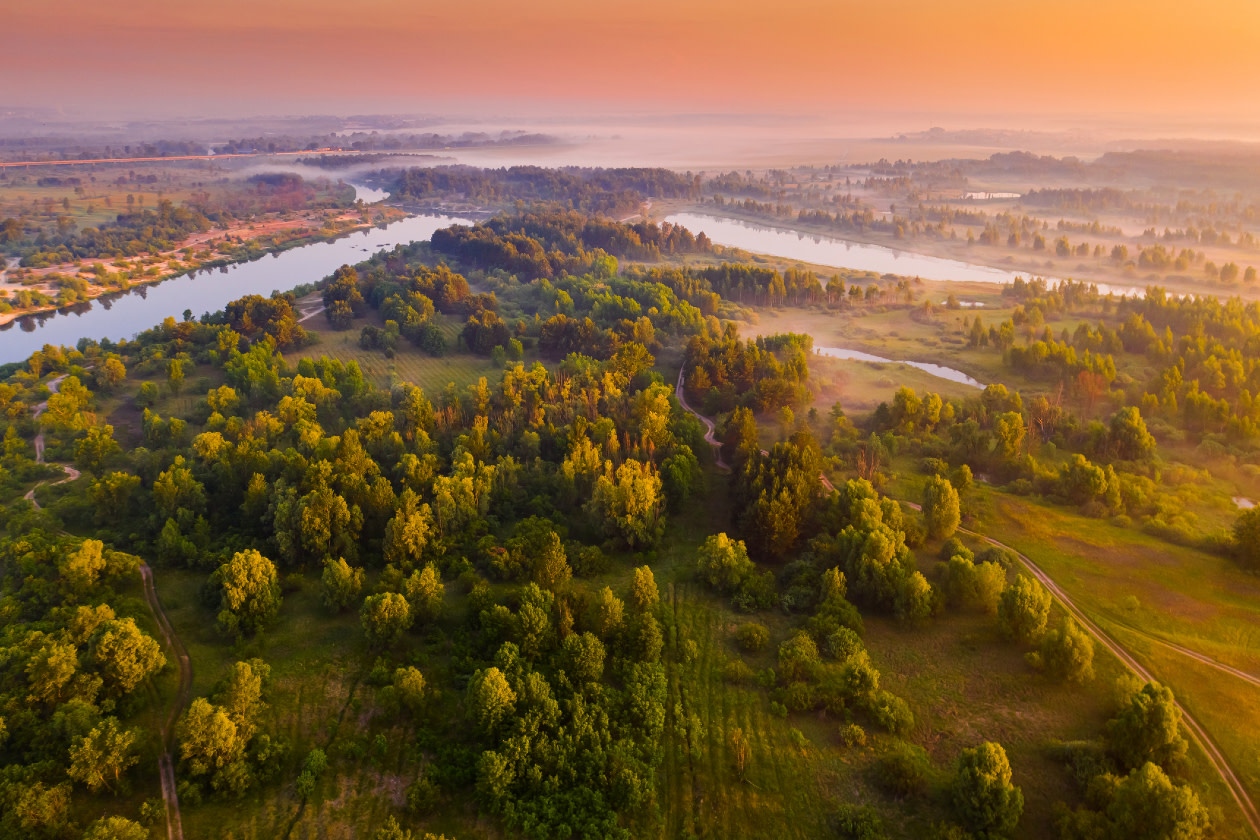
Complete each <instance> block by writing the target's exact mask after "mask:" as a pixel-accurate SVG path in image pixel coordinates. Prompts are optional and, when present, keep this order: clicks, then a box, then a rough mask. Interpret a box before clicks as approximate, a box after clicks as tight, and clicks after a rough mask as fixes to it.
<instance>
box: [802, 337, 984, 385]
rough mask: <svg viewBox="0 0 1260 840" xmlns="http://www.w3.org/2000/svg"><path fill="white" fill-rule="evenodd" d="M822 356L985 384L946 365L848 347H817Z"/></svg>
mask: <svg viewBox="0 0 1260 840" xmlns="http://www.w3.org/2000/svg"><path fill="white" fill-rule="evenodd" d="M814 349H815V350H816V351H817V352H818V353H819V354H820V355H823V356H830V357H831V358H833V359H849V360H852V361H855V362H878V363H880V364H889V365H907V366H909V367H912V368H917V369H919V370H921V371H923V372H924V373H930V374H932V375H933V376H939V377H940V378H941V379H948V380H949V381H950V382H957V383H958V384H960V385H967V386H969V387H971V388H983V387H984V383H982V382H980V381H979V380H977V379H973V378H972V377H970V376H968V375H967V374H965V373H963V372H962V371H961V370H954V369H953V368H950V367H945V366H944V365H936V364H932V363H931V362H910V361H904V360H901V359H885V358H884V357H883V356H876V355H874V354H872V353H863V352H862V351H861V350H849V349H848V348H846V347H815V348H814Z"/></svg>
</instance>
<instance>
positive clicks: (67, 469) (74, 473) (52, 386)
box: [23, 373, 81, 510]
mask: <svg viewBox="0 0 1260 840" xmlns="http://www.w3.org/2000/svg"><path fill="white" fill-rule="evenodd" d="M66 376H68V374H64V373H63V374H62V375H61V376H58V377H57V378H55V379H50V380H48V390H50V391H52V392H53V393H54V394H55V393H57V386H58V385H60V384H61V380H63V379H65V378H66ZM46 408H48V400H44V401H43V402H42V403H39V404H38V405H36V406H34V409H35V410H34V411H33V412H32V413H31V417H32V419H35V420H38V419H39V415H41V414H43V413H44V409H46ZM35 463H37V464H42V463H44V430H43V429H40V430H39V433H38V434H36V435H35ZM57 466H59V467H61V469H62V471H63V472H64V473H65V474H66V477H65V478H63V479H61V481H54V482H53V483H52V484H50V485H49V486H50V487H56V486H57V485H58V484H65V483H66V482H67V481H74V480H75V479H76V478H78V477H79V476H80V475H81V473H80V472H79V471H78V470H76V469H75V468H74V467H72V466H70V465H69V464H57ZM43 486H44V482H42V481H41V482H40V483H39V484H36V485H35V486H34V487H32V488H31V489H30V490H28V491H26V495H25V496H24V497H23V498H25V499H26V500H27V501H28V502H30V503H31V504H32V505H34V507H35V509H36V510H39V502H37V501H35V491H36V490H38V489H39V488H41V487H43Z"/></svg>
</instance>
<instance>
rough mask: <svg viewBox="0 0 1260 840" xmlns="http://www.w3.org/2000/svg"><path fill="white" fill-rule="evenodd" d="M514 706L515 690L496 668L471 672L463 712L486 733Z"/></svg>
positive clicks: (490, 731) (500, 721) (493, 728)
mask: <svg viewBox="0 0 1260 840" xmlns="http://www.w3.org/2000/svg"><path fill="white" fill-rule="evenodd" d="M515 706H516V692H515V691H513V690H512V687H511V686H510V685H508V681H507V678H506V677H505V676H503V672H502V671H500V670H499V669H498V668H487V669H486V670H484V671H478V672H477V673H475V674H473V677H472V679H471V680H470V681H469V683H468V692H467V695H466V697H465V700H464V709H465V713H466V714H467V715H468V718H469V719H470V720H471V721H472V722H473V723H475V724H476V725H477V727H478V728H479V729H480V730H481V731H482V732H483V733H486V734H490V733H493V732H494V731H495V730H496V729H498V727H499V724H500V723H502V722H503V721H504V720H506V719H507V718H508V717H509V716H510V715H511V714H512V712H513V710H514V708H515Z"/></svg>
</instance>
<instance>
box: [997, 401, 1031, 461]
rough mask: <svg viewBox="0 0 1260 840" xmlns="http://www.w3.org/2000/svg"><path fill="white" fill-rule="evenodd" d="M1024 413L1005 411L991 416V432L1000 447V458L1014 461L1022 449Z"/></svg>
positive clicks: (1025, 433)
mask: <svg viewBox="0 0 1260 840" xmlns="http://www.w3.org/2000/svg"><path fill="white" fill-rule="evenodd" d="M1027 431H1028V430H1027V429H1025V428H1024V415H1022V414H1020V413H1019V412H1018V411H1005V412H1003V413H1001V414H999V415H998V416H997V417H995V418H993V432H994V435H995V436H996V437H997V442H998V445H999V447H1000V448H1001V455H1002V460H1004V461H1014V460H1016V459H1017V458H1019V456H1020V455H1021V454H1023V451H1024V438H1025V436H1026V435H1027Z"/></svg>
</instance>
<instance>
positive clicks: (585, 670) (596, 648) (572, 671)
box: [560, 633, 604, 684]
mask: <svg viewBox="0 0 1260 840" xmlns="http://www.w3.org/2000/svg"><path fill="white" fill-rule="evenodd" d="M560 650H561V656H562V657H563V660H564V663H565V670H566V672H567V673H568V675H569V678H570V679H571V680H573V682H574V683H575V684H582V683H598V682H599V680H600V678H601V677H602V676H603V675H604V645H603V643H602V642H601V641H600V640H599V638H598V637H596V636H595V635H594V634H593V633H582V634H577V633H572V634H570V635H569V636H567V637H566V638H565V640H564V643H563V644H562V645H561V646H560Z"/></svg>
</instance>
